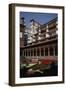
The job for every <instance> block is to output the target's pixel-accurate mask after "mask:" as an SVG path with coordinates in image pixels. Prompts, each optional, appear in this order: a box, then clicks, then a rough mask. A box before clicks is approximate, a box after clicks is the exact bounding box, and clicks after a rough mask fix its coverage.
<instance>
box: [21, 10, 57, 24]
mask: <svg viewBox="0 0 66 90" xmlns="http://www.w3.org/2000/svg"><path fill="white" fill-rule="evenodd" d="M22 17H24V18H25V25H28V24H29V22H30V20H31V19H34V20H35V21H37V22H39V23H40V24H45V23H47V22H49V21H50V20H52V19H54V18H56V17H58V15H57V13H35V12H20V18H22Z"/></svg>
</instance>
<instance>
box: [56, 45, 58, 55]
mask: <svg viewBox="0 0 66 90" xmlns="http://www.w3.org/2000/svg"><path fill="white" fill-rule="evenodd" d="M57 55H58V47H57V45H56V46H55V56H57Z"/></svg>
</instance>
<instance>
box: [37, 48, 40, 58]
mask: <svg viewBox="0 0 66 90" xmlns="http://www.w3.org/2000/svg"><path fill="white" fill-rule="evenodd" d="M37 56H40V50H39V48H38V49H37Z"/></svg>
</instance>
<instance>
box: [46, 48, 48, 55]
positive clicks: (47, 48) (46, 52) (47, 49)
mask: <svg viewBox="0 0 66 90" xmlns="http://www.w3.org/2000/svg"><path fill="white" fill-rule="evenodd" d="M45 56H48V48H45Z"/></svg>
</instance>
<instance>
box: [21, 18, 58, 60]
mask: <svg viewBox="0 0 66 90" xmlns="http://www.w3.org/2000/svg"><path fill="white" fill-rule="evenodd" d="M20 28H21V27H20ZM23 30H24V29H23ZM26 31H27V32H26V36H27V40H26V41H23V43H24V42H26V43H27V44H26V45H23V44H20V48H21V51H22V55H23V56H24V57H25V58H26V59H29V60H31V61H32V60H36V61H38V60H42V59H44V60H47V59H48V60H54V61H57V58H58V23H57V17H56V18H54V19H53V20H51V21H49V22H48V23H46V24H43V25H41V24H40V23H38V22H36V21H35V20H33V19H32V20H31V21H30V26H29V28H27V30H26ZM22 33H23V35H24V32H23V31H22ZM23 38H24V36H23ZM20 42H21V43H22V39H20Z"/></svg>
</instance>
